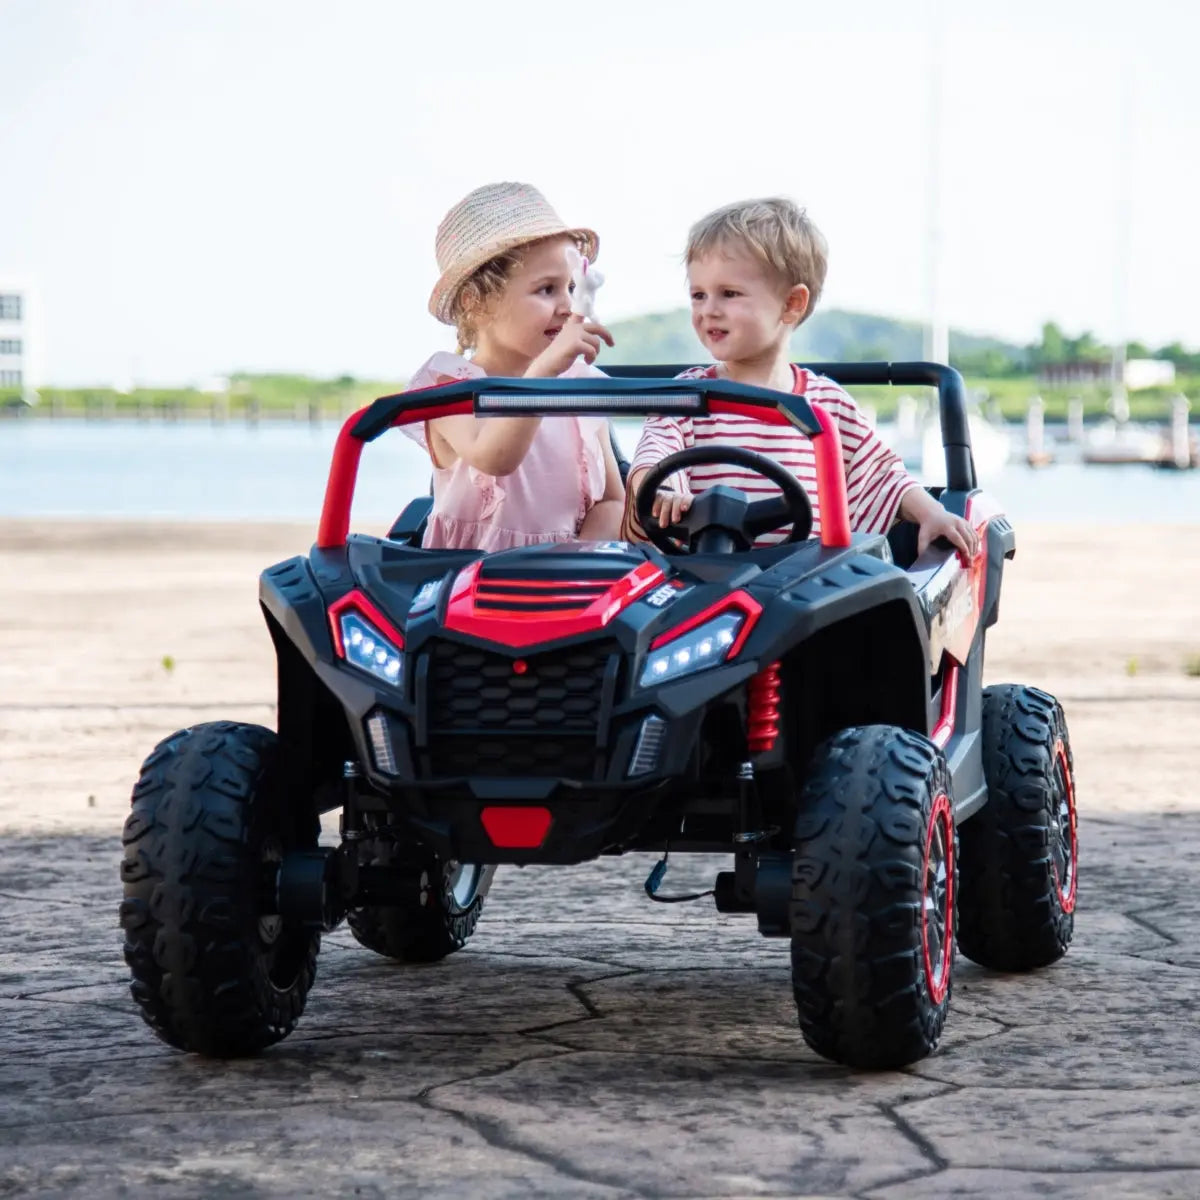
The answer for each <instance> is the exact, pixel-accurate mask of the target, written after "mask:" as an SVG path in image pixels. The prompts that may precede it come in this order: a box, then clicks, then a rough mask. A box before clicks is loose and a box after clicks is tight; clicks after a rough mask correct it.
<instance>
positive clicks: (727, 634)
mask: <svg viewBox="0 0 1200 1200" xmlns="http://www.w3.org/2000/svg"><path fill="white" fill-rule="evenodd" d="M745 623H746V614H745V613H744V612H741V611H736V612H723V613H722V614H721V615H720V616H718V617H714V618H713V619H712V620H711V621H705V622H704V624H703V625H697V626H696V628H695V629H689V630H688V631H687V632H686V633H681V634H680V635H679V636H678V637H675V638H672V639H671V641H669V642H667V643H666V644H665V645H662V646H659V647H658V649H657V650H651V651H650V653H649V655H648V656H647V658H646V665H645V666H644V667H643V668H642V675H641V678H640V679H639V680H638V686H639V687H651V686H652V685H653V684H656V683H666V682H668V681H669V680H671V679H678V678H679V677H680V676H681V675H691V674H692V673H693V672H694V671H703V670H704V669H705V668H706V667H715V666H718V665H719V664H720V663H723V662H724V661H725V659H726V658H727V657H728V655H729V650H730V647H731V646H732V645H733V643H734V642H735V641H736V640H737V635H738V632H739V631H740V630H741V628H742V626H743V625H744V624H745Z"/></svg>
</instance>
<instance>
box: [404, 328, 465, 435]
mask: <svg viewBox="0 0 1200 1200" xmlns="http://www.w3.org/2000/svg"><path fill="white" fill-rule="evenodd" d="M482 377H483V371H482V370H481V369H480V368H479V367H477V366H475V364H474V363H473V362H470V361H469V360H468V359H465V358H463V357H462V356H461V355H458V354H451V353H449V352H448V351H446V350H439V351H438V352H437V353H436V354H434V355H433V356H432V357H431V358H429V359H426V361H425V362H423V363H422V364H421V365H420V366H419V367H418V368H417V369H416V370H415V371H414V372H413V376H412V379H410V380H409V383H408V387H407V388H406V389H405V390H406V391H409V392H418V391H420V390H421V389H422V388H430V387H440V386H441V385H442V384H443V383H458V382H459V381H460V380H463V379H481V378H482ZM401 429H402V431H403V432H404V433H406V434H407V435H408V436H409V437H410V438H412V440H413V441H414V442H416V443H417V444H418V445H420V447H421V448H422V449H423V450H425V451H428V450H429V438H428V435H427V434H426V432H425V422H424V421H422V422H421V423H420V424H419V425H403V426H401Z"/></svg>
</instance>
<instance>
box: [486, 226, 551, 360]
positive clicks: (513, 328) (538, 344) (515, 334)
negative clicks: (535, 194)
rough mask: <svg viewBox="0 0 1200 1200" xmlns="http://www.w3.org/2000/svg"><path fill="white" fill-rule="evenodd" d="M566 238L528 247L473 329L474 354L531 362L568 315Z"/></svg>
mask: <svg viewBox="0 0 1200 1200" xmlns="http://www.w3.org/2000/svg"><path fill="white" fill-rule="evenodd" d="M571 246H572V242H571V239H570V238H555V239H554V240H553V241H547V242H538V243H534V245H532V246H531V247H529V249H528V250H526V251H525V255H524V258H523V259H522V262H521V264H520V266H518V267H517V268H516V270H515V271H514V272H513V273H512V275H511V276H510V277H509V280H508V284H507V286H506V287H505V289H504V291H503V292H502V293H501V294H500V295H499V296H497V297H496V299H495V300H493V301H492V303H491V305H490V306H489V307H488V310H487V313H486V316H485V318H484V320H482V321H481V322H480V324H479V334H478V340H479V347H478V352H479V353H484V352H487V353H489V354H490V355H491V356H493V357H495V356H496V355H497V353H500V354H502V355H504V356H506V357H512V358H514V359H515V358H518V357H519V358H523V359H528V361H529V362H532V361H533V360H534V359H535V358H536V357H537V356H538V355H539V354H541V352H542V351H543V350H545V349H546V347H547V346H548V345H550V343H551V342H552V341H553V340H554V339H555V337H557V335H558V334H559V333H560V332H561V330H562V327H563V324H564V323H565V322H566V320H567V318H568V317H569V316H570V315H571V293H572V291H573V290H574V285H573V284H572V283H571V264H570V262H569V261H568V257H567V251H568V250H569V249H570V247H571Z"/></svg>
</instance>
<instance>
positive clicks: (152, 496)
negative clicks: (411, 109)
mask: <svg viewBox="0 0 1200 1200" xmlns="http://www.w3.org/2000/svg"><path fill="white" fill-rule="evenodd" d="M639 427H640V422H638V421H619V422H618V436H619V439H620V441H621V444H622V445H623V446H624V447H625V449H626V453H632V450H633V447H634V446H635V444H636V442H637V436H638V429H639ZM336 433H337V427H336V426H335V425H334V424H332V423H329V424H322V425H309V424H305V423H300V422H292V421H278V422H274V421H273V422H265V421H264V422H263V423H261V424H259V425H258V426H248V425H245V424H241V423H233V422H231V423H227V424H209V423H207V422H193V421H186V422H174V423H172V422H158V421H155V422H139V421H135V420H130V421H124V420H109V421H87V420H56V421H50V420H29V419H27V420H14V421H4V422H0V516H9V517H12V516H21V517H36V516H60V517H109V518H118V517H142V518H156V519H172V518H173V519H183V520H237V519H244V520H253V521H269V520H288V521H297V520H298V521H306V520H307V521H312V522H313V523H314V527H315V524H316V521H317V518H318V515H319V513H320V510H321V502H322V500H323V498H324V493H325V480H326V477H327V475H328V473H329V463H330V457H331V454H332V450H333V442H334V437H335V435H336ZM881 433H884V434H885V436H886V434H887V430H886V429H881ZM429 476H430V467H429V461H428V458H427V457H426V455H425V453H424V452H423V451H422V450H421V449H420V447H419V446H417V445H416V444H415V443H414V442H413V441H412V440H411V439H409V438H408V437H406V436H405V435H404V434H402V433H401V432H399V431H398V430H394V431H392V432H391V433H390V434H388V435H386V436H384V437H383V438H380V439H379V440H378V441H376V442H373V443H372V444H370V445H369V446H367V447H366V449H365V450H364V452H363V458H362V467H361V470H360V474H359V486H358V491H357V492H356V497H355V504H354V521H355V524H356V527H360V528H363V529H367V530H371V531H376V530H377V529H378V525H379V523H380V522H390V521H391V519H392V518H393V517H395V516H396V514H397V513H398V512H399V511H400V510H401V509H402V508H403V507H404V505H405V503H406V502H407V501H408V500H410V499H411V498H412V497H414V496H416V495H418V494H421V493H424V492H427V491H428V488H429ZM929 482H935V483H936V482H941V481H940V480H930V481H929ZM982 482H983V485H984V486H985V487H986V488H987V490H988V491H989V492H991V493H992V494H993V495H995V496H996V497H997V498H998V499H999V500H1000V501H1001V502H1002V503H1003V505H1004V507H1005V509H1006V511H1007V512H1008V514H1009V515H1010V517H1011V518H1012V520H1013V521H1014V522H1015V523H1018V524H1019V523H1020V522H1022V521H1077V522H1087V523H1095V522H1110V523H1114V524H1127V523H1131V522H1142V521H1155V522H1171V523H1176V522H1178V523H1183V522H1197V521H1200V471H1185V472H1177V471H1164V470H1156V469H1154V468H1152V467H1142V466H1123V467H1099V466H1084V465H1083V464H1081V463H1079V462H1077V461H1076V462H1070V461H1064V462H1062V463H1060V464H1058V465H1055V466H1051V467H1047V468H1043V469H1041V470H1033V469H1031V468H1029V467H1026V466H1025V465H1024V464H1023V463H1022V464H1017V463H1010V464H1009V465H1008V466H1006V467H1005V468H1003V469H1002V470H1000V471H997V472H996V473H995V474H994V475H993V476H992V477H991V478H985V479H984V480H983V481H982Z"/></svg>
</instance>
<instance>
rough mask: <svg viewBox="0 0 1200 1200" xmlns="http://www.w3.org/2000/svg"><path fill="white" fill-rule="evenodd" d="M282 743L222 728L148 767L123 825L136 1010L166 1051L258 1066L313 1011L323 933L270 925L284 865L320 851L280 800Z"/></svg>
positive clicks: (241, 728)
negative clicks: (256, 1057)
mask: <svg viewBox="0 0 1200 1200" xmlns="http://www.w3.org/2000/svg"><path fill="white" fill-rule="evenodd" d="M277 753H278V744H277V739H276V735H275V734H274V733H273V732H272V731H271V730H269V729H264V728H262V727H261V726H258V725H243V724H238V723H236V722H232V721H214V722H211V723H208V724H203V725H196V726H193V727H192V728H190V729H185V730H182V731H181V732H179V733H176V734H174V735H173V736H171V737H169V738H167V739H166V740H165V741H162V742H160V743H159V744H158V746H157V747H155V749H154V751H153V753H152V754H151V755H150V757H149V758H147V759H146V761H145V763H144V764H143V765H142V772H141V776H140V778H139V779H138V782H137V784H136V786H135V787H134V789H133V811H132V812H131V813H130V815H129V817H128V819H127V820H126V822H125V831H124V836H123V839H122V840H123V842H124V846H125V857H124V861H123V862H122V864H121V878H122V880H123V881H124V885H125V900H124V902H123V903H122V905H121V926H122V928H123V929H124V931H125V961H126V962H127V963H128V964H129V967H130V970H131V971H132V973H133V982H132V990H133V997H134V999H135V1000H136V1001H137V1003H138V1005H139V1006H140V1008H141V1011H142V1016H143V1017H144V1018H145V1019H146V1021H147V1023H148V1024H149V1025H150V1027H151V1028H152V1029H153V1030H154V1032H155V1033H157V1034H158V1036H159V1037H161V1038H162V1039H163V1040H164V1041H165V1042H169V1043H170V1044H171V1045H172V1046H177V1047H178V1048H179V1049H181V1050H193V1051H196V1052H197V1053H200V1054H206V1055H211V1056H214V1057H233V1056H237V1055H247V1054H254V1053H256V1052H257V1051H259V1050H262V1049H263V1048H264V1047H266V1046H269V1045H271V1044H272V1043H273V1042H277V1041H279V1039H280V1038H283V1037H286V1036H287V1034H289V1033H290V1032H291V1031H292V1029H293V1028H294V1027H295V1024H296V1021H297V1019H298V1018H299V1017H300V1014H301V1013H302V1012H303V1011H304V1003H305V1000H306V999H307V997H308V991H309V988H310V987H311V986H312V982H313V978H314V976H315V974H316V959H317V951H318V949H319V948H320V934H319V933H318V932H315V931H313V930H309V929H305V928H303V927H300V926H298V925H295V924H293V923H291V922H285V921H284V920H282V918H280V917H279V916H278V915H273V914H272V911H271V910H272V907H273V894H274V866H275V864H277V863H278V861H279V860H280V859H281V858H282V856H283V854H284V853H286V852H287V851H288V850H291V849H307V848H311V847H314V846H315V845H316V843H317V835H318V829H319V825H318V821H317V819H316V817H315V815H313V814H311V813H310V814H308V815H305V816H297V815H296V814H295V813H294V812H292V811H290V810H289V809H288V808H286V807H285V805H284V802H283V797H281V796H280V795H279V794H278V789H277V775H276V757H277Z"/></svg>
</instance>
